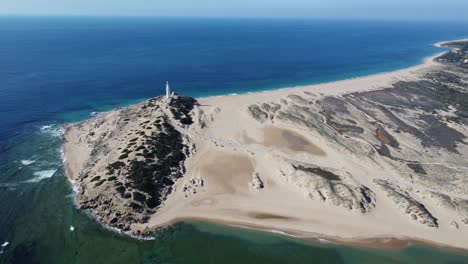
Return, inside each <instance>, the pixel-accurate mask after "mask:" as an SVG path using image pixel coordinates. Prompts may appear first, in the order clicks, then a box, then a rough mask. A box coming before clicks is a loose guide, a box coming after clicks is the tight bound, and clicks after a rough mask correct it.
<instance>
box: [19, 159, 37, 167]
mask: <svg viewBox="0 0 468 264" xmlns="http://www.w3.org/2000/svg"><path fill="white" fill-rule="evenodd" d="M34 162H36V161H35V160H21V164H23V165H24V166H28V165H31V164H33V163H34Z"/></svg>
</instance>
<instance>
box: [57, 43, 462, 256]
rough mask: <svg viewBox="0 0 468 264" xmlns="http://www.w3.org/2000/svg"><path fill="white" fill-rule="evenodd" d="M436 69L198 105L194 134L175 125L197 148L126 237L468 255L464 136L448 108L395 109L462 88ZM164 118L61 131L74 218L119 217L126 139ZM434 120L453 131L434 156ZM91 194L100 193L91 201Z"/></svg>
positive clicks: (444, 68) (111, 116)
mask: <svg viewBox="0 0 468 264" xmlns="http://www.w3.org/2000/svg"><path fill="white" fill-rule="evenodd" d="M446 44H447V43H438V44H436V45H438V46H439V47H441V46H442V45H446ZM440 55H441V54H438V55H437V56H435V57H431V58H427V59H426V60H425V61H424V63H422V64H421V65H417V66H415V67H411V68H407V69H402V70H398V71H394V72H388V73H382V74H376V75H371V76H365V77H360V78H354V79H349V80H342V81H337V82H331V83H325V84H318V85H308V86H300V87H290V88H285V89H280V90H274V91H267V92H259V93H249V94H241V95H229V96H219V97H209V98H199V99H197V101H198V105H197V106H195V108H194V109H193V110H192V111H191V113H190V115H191V117H192V118H193V120H194V121H193V124H192V125H184V124H180V123H177V122H174V121H171V123H172V125H173V126H174V128H175V130H177V131H178V132H180V133H181V134H182V135H183V142H184V144H185V145H187V146H189V147H187V152H189V153H190V154H189V155H187V159H186V160H185V161H184V167H185V170H184V173H183V176H182V177H181V178H178V179H177V180H176V181H174V184H173V185H172V187H171V192H170V193H168V195H167V197H166V198H165V199H164V201H163V203H162V205H161V206H159V207H158V208H157V210H155V211H154V212H153V214H151V215H150V216H149V217H148V218H147V219H145V220H147V221H146V222H139V221H136V222H134V223H131V225H130V226H131V227H130V229H131V231H132V232H149V231H152V230H156V229H158V228H160V227H164V226H166V225H168V224H172V223H174V222H178V221H184V220H194V219H195V220H202V221H212V222H216V223H223V224H229V225H235V226H244V227H248V228H254V229H260V230H265V231H271V230H279V231H283V232H285V233H287V234H290V235H293V236H294V237H297V238H301V239H318V238H326V239H327V240H329V241H331V242H332V243H345V244H355V245H358V246H359V245H362V246H374V245H375V243H376V241H377V240H378V241H379V243H378V245H381V246H386V245H387V246H390V247H391V246H400V245H406V244H407V243H408V241H413V240H414V241H419V242H424V243H433V244H437V245H441V246H449V247H455V248H461V249H468V191H467V188H466V187H467V186H468V181H467V179H468V178H467V177H468V176H467V175H466V171H468V164H467V163H466V158H467V157H468V145H467V144H466V143H467V142H466V140H465V138H464V136H467V135H468V128H467V127H466V126H465V125H464V124H463V123H457V122H454V121H453V122H452V121H450V117H451V113H452V112H450V111H449V110H448V109H451V108H450V107H448V106H447V107H446V106H444V107H440V105H437V107H438V108H437V109H432V108H430V109H429V107H428V106H426V105H424V107H423V106H421V105H416V106H414V107H413V106H412V105H411V106H409V107H406V108H405V106H404V105H402V103H400V101H401V102H404V103H408V104H410V103H411V104H419V103H421V104H422V102H427V101H428V100H427V99H426V98H427V97H428V96H429V95H428V94H426V93H425V92H422V91H423V90H422V88H420V85H419V84H420V83H421V82H423V83H424V82H427V80H432V79H433V78H435V77H428V74H431V76H438V75H437V74H436V73H437V72H450V73H451V74H455V75H457V76H459V77H460V76H461V77H460V78H461V79H463V82H465V81H466V80H467V78H468V76H466V74H465V75H463V74H462V73H460V72H456V71H455V70H454V68H450V67H452V66H448V65H444V64H440V63H438V62H436V61H435V58H437V57H439V56H440ZM463 77H464V78H463ZM431 78H432V79H431ZM434 83H436V82H434ZM434 85H436V84H434ZM414 87H416V88H414ZM408 89H409V90H408ZM416 89H417V91H416ZM405 91H410V92H411V93H409V92H408V95H406V93H405ZM387 93H388V94H387ZM431 96H432V95H431ZM423 97H424V98H423ZM408 98H412V99H411V100H410V99H408ZM384 99H385V100H386V101H383V100H384ZM431 100H435V99H431ZM395 102H396V103H395ZM399 105H402V106H401V108H400V107H399ZM145 106H146V105H145V102H143V103H141V104H138V105H137V106H134V107H133V108H134V109H137V107H140V108H145ZM403 108H405V109H403ZM439 108H440V109H439ZM160 109H162V110H159V109H158V111H160V112H157V111H152V112H150V113H149V114H147V115H144V114H141V115H140V113H139V114H138V120H133V119H132V120H130V121H126V122H125V126H123V125H120V122H121V121H119V120H121V119H122V120H123V117H122V113H123V112H122V111H123V110H116V111H112V112H109V113H104V114H101V115H100V116H99V117H97V118H96V119H94V120H92V121H85V122H81V123H79V124H74V125H71V126H69V127H68V128H67V132H66V134H65V139H66V143H65V145H64V148H63V149H64V155H65V159H66V167H67V172H68V174H69V176H70V178H71V179H72V181H73V182H74V183H75V182H77V183H76V184H77V186H78V193H77V196H78V198H77V200H78V201H77V203H78V204H80V202H83V201H84V200H86V202H88V201H90V200H93V201H96V199H97V198H96V197H98V196H99V195H102V193H104V194H105V193H106V192H109V195H108V197H112V198H109V200H108V201H109V202H108V203H107V204H105V205H101V204H99V206H98V205H96V206H95V207H92V206H90V207H89V208H91V210H98V209H96V208H100V209H99V210H101V211H102V212H104V211H106V210H107V211H109V213H106V215H105V216H104V218H106V217H107V216H108V215H110V214H112V217H114V218H115V217H116V216H115V215H113V210H114V209H115V208H117V209H118V210H124V209H122V208H123V207H124V205H125V204H126V202H125V199H123V198H116V194H115V193H112V192H113V189H112V188H113V187H111V186H112V185H110V184H109V185H108V183H107V182H109V181H110V180H108V181H103V180H102V178H103V176H102V175H103V173H99V172H100V171H102V170H104V168H106V167H107V166H108V165H109V164H110V163H111V161H114V160H117V157H118V156H119V154H117V153H114V152H115V151H116V150H117V149H119V148H125V145H128V144H129V142H131V140H132V139H131V138H132V137H133V136H129V137H128V138H127V137H126V136H124V134H125V133H133V134H138V133H137V132H135V131H137V130H138V126H141V124H145V122H146V123H147V122H149V121H150V120H154V119H155V118H156V117H158V116H160V115H161V116H163V115H165V114H167V116H168V118H169V120H172V119H171V117H172V114H171V113H170V111H169V110H167V109H165V108H160ZM135 111H136V110H135ZM145 111H146V110H145ZM145 113H147V112H145ZM429 117H430V118H436V119H437V120H442V121H437V122H441V123H440V125H439V126H438V127H437V129H439V128H440V127H443V129H447V130H449V132H447V134H446V135H447V136H446V137H447V138H450V140H449V139H447V141H450V142H444V143H443V144H442V143H440V144H439V143H438V141H439V140H438V137H439V134H440V133H442V132H440V131H442V130H440V131H439V130H437V134H434V135H432V134H431V133H433V132H434V131H435V130H434V129H435V128H432V127H430V125H431V121H430V120H432V119H430V118H429ZM129 119H131V118H129ZM421 120H423V121H421ZM434 123H435V121H434V122H432V124H434ZM437 124H439V123H437ZM426 128H427V130H425V129H426ZM114 131H117V132H114ZM130 131H132V132H130ZM417 131H422V133H421V134H418V132H417ZM434 133H435V132H434ZM444 133H445V132H444ZM143 134H144V133H143ZM451 135H453V139H452V136H451ZM426 137H427V138H426ZM104 140H106V144H105V151H103V152H102V153H105V154H103V158H102V159H90V158H89V157H90V156H93V153H95V152H96V150H95V148H94V146H95V142H98V141H104ZM134 142H137V144H136V145H137V146H138V144H140V143H139V142H140V140H134ZM445 143H447V144H445ZM130 145H132V144H130ZM388 150H389V151H388ZM127 156H128V159H129V160H130V159H132V158H135V159H138V155H136V154H135V155H134V154H133V153H128V155H127ZM125 158H127V157H125ZM92 168H96V169H92ZM421 168H422V169H421ZM83 171H86V173H83ZM93 173H94V174H93ZM87 174H89V175H90V176H89V177H88V175H87ZM442 174H443V175H442ZM85 175H86V177H85ZM95 175H99V177H100V178H96V177H98V176H95ZM109 176H111V175H109ZM109 176H107V177H109ZM442 176H446V177H447V178H445V179H442V180H441V178H440V177H442ZM93 177H94V178H93ZM111 177H112V176H111ZM91 178H93V179H97V180H90V179H91ZM114 178H115V177H114ZM117 178H119V176H117ZM96 182H99V183H101V182H102V183H101V184H99V185H97V184H95V183H96ZM91 183H93V186H95V189H87V187H86V186H90V184H91ZM123 183H125V182H123ZM125 187H126V188H127V189H128V188H129V187H128V186H127V185H125ZM93 188H94V187H93ZM83 197H86V199H84V198H83ZM90 197H93V198H92V199H91V198H90ZM101 197H102V196H99V199H101ZM441 197H442V198H441ZM447 197H448V198H447ZM102 199H104V198H102ZM119 201H121V202H122V203H121V204H119ZM127 204H128V203H127ZM89 208H85V209H89ZM93 208H94V209H93ZM107 211H106V212H107ZM103 214H104V213H103ZM98 215H99V213H98ZM100 216H101V217H103V216H102V215H100ZM112 217H111V216H109V219H112ZM464 221H466V223H465V222H464ZM108 224H111V225H112V220H109V223H108ZM402 241H403V242H402Z"/></svg>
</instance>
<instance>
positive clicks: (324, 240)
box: [318, 238, 335, 244]
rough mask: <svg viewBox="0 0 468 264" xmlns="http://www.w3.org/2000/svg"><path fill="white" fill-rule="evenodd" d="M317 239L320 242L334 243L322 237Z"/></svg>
mask: <svg viewBox="0 0 468 264" xmlns="http://www.w3.org/2000/svg"><path fill="white" fill-rule="evenodd" d="M318 241H319V242H320V243H322V244H335V243H334V242H333V241H330V240H327V239H323V238H319V239H318Z"/></svg>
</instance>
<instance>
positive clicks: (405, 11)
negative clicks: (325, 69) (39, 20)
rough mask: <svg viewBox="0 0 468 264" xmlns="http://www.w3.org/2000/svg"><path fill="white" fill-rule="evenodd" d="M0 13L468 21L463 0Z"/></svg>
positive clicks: (70, 6)
mask: <svg viewBox="0 0 468 264" xmlns="http://www.w3.org/2000/svg"><path fill="white" fill-rule="evenodd" d="M0 14H26V15H27V14H34V15H38V14H42V15H49V14H52V15H68V14H70V15H131V16H153V15H154V16H236V17H237V16H248V17H308V18H359V19H366V18H369V19H405V20H407V19H416V20H427V19H429V20H468V0H0Z"/></svg>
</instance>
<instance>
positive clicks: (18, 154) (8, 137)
mask: <svg viewBox="0 0 468 264" xmlns="http://www.w3.org/2000/svg"><path fill="white" fill-rule="evenodd" d="M466 37H468V24H467V23H455V22H437V23H435V22H434V23H432V22H395V21H392V22H390V21H388V22H384V21H320V20H307V19H301V20H299V19H296V20H294V19H234V18H230V19H221V18H130V17H119V18H112V17H0V201H1V202H0V245H1V244H2V243H3V242H5V241H8V242H9V245H7V246H5V247H2V248H0V252H2V253H1V254H0V263H287V262H289V263H292V262H290V261H294V263H311V262H313V263H377V262H376V261H378V262H379V263H421V262H424V263H449V262H450V263H466V262H468V255H466V254H465V253H462V252H452V251H448V250H442V249H436V248H433V247H429V246H412V247H409V248H406V249H401V250H376V249H372V250H371V249H357V248H350V247H344V246H330V245H326V246H324V245H313V244H307V243H304V242H302V241H295V240H292V239H287V238H284V237H281V236H277V235H271V234H264V233H260V232H250V231H249V232H247V231H241V230H237V229H230V228H227V227H219V226H215V225H210V224H206V223H182V224H178V225H176V226H174V227H173V228H172V229H171V230H169V231H167V232H164V233H163V234H160V235H159V236H158V237H157V238H156V240H154V241H137V240H134V239H131V238H128V237H126V236H122V235H118V234H116V233H114V232H111V231H108V230H105V229H103V228H102V227H100V226H99V224H97V223H96V222H95V221H94V220H93V219H91V218H90V217H89V216H87V215H86V214H84V213H83V212H81V211H79V210H77V209H76V208H75V207H74V206H73V199H72V195H73V194H72V190H71V187H70V186H69V184H68V182H67V180H66V178H65V176H64V172H63V165H62V160H61V153H60V147H61V144H62V143H63V141H62V138H61V135H62V133H63V129H62V124H64V123H67V122H74V121H79V120H83V119H86V118H90V117H91V116H92V115H93V114H94V113H96V112H100V111H106V110H110V109H112V108H115V107H118V106H125V105H129V104H132V103H135V102H138V101H140V100H143V99H146V98H149V97H153V96H157V95H161V94H162V93H163V90H164V84H165V82H166V81H169V82H170V83H171V86H172V88H173V89H174V90H175V91H177V92H178V93H181V94H186V95H190V96H195V97H205V96H214V95H224V94H232V93H246V92H254V91H262V90H271V89H277V88H283V87H289V86H295V85H303V84H313V83H321V82H330V81H335V80H340V79H345V78H353V77H358V76H363V75H368V74H374V73H380V72H386V71H391V70H397V69H400V68H404V67H408V66H413V65H416V64H418V63H421V62H422V61H423V59H424V58H425V57H427V56H430V55H433V54H435V53H438V52H441V51H442V50H441V49H437V48H435V47H434V46H433V45H432V44H433V43H435V42H438V41H443V40H452V39H460V38H466ZM70 226H74V227H75V231H74V232H71V231H70V230H69V228H70ZM229 248H230V249H232V250H228V249H229ZM213 252H215V253H213Z"/></svg>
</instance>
